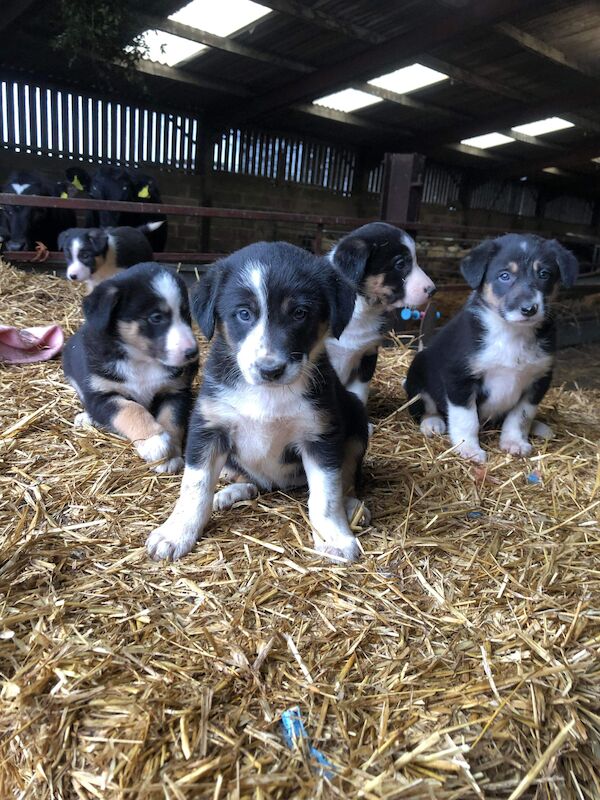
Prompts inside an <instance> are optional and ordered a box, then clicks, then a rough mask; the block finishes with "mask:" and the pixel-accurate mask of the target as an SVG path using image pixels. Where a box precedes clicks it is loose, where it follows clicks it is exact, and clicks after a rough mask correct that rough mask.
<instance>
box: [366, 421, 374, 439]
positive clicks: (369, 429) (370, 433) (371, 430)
mask: <svg viewBox="0 0 600 800" xmlns="http://www.w3.org/2000/svg"><path fill="white" fill-rule="evenodd" d="M374 433H375V425H373V423H372V422H368V423H367V435H368V437H369V439H370V438H371V437H372V436H373V434H374Z"/></svg>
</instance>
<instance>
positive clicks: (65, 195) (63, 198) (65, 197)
mask: <svg viewBox="0 0 600 800" xmlns="http://www.w3.org/2000/svg"><path fill="white" fill-rule="evenodd" d="M60 198H61V200H68V199H69V195H68V194H67V193H66V192H61V193H60Z"/></svg>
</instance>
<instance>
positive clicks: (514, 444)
mask: <svg viewBox="0 0 600 800" xmlns="http://www.w3.org/2000/svg"><path fill="white" fill-rule="evenodd" d="M500 449H501V450H504V451H505V452H506V453H510V454H511V455H512V456H528V455H529V454H530V453H531V450H532V448H531V445H530V444H529V442H528V441H527V440H526V439H513V438H511V437H510V436H501V437H500Z"/></svg>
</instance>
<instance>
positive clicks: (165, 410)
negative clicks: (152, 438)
mask: <svg viewBox="0 0 600 800" xmlns="http://www.w3.org/2000/svg"><path fill="white" fill-rule="evenodd" d="M156 421H157V422H158V423H159V425H161V426H162V427H163V428H164V429H165V430H166V431H168V432H169V433H170V434H171V437H172V438H173V441H174V443H175V444H176V445H177V446H178V447H181V443H182V442H183V428H181V427H180V426H179V425H178V424H177V422H176V421H175V417H174V415H173V409H172V407H171V406H170V405H169V403H168V401H167V402H165V403H163V405H162V406H161V409H160V411H159V412H158V414H157V416H156Z"/></svg>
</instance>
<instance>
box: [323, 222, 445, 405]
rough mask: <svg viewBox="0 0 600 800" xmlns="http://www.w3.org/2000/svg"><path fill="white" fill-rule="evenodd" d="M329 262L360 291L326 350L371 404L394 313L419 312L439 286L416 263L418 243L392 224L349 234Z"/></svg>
mask: <svg viewBox="0 0 600 800" xmlns="http://www.w3.org/2000/svg"><path fill="white" fill-rule="evenodd" d="M329 259H330V261H331V262H332V263H333V264H334V265H335V266H336V267H337V268H338V269H339V270H340V272H342V273H343V274H344V275H345V276H346V277H347V278H348V279H349V280H351V281H352V282H353V283H354V284H355V285H356V287H357V290H358V291H357V295H356V301H355V304H354V313H353V314H352V319H351V321H350V323H349V324H348V325H347V327H346V329H345V330H344V332H343V333H342V335H341V336H340V338H339V339H334V338H329V339H328V340H327V352H328V353H329V358H330V359H331V363H332V364H333V367H334V369H335V371H336V372H337V374H338V376H339V379H340V380H341V382H342V383H343V384H344V386H345V387H346V388H347V389H348V390H349V391H351V392H354V394H355V395H356V396H357V397H358V398H359V399H360V400H362V402H363V403H365V404H366V402H367V398H368V396H369V384H370V381H371V378H372V377H373V373H374V372H375V367H376V364H377V351H378V347H379V345H380V343H381V340H382V337H383V335H384V334H385V333H386V331H387V330H388V329H389V327H390V323H391V312H392V311H394V309H398V308H402V307H404V306H409V307H411V308H419V306H422V305H424V304H425V303H426V302H427V301H428V300H429V298H430V297H432V295H433V294H434V292H435V286H434V284H433V281H432V280H431V278H429V277H428V276H427V275H426V274H425V272H423V270H422V269H421V267H420V266H419V265H418V263H417V254H416V249H415V242H414V240H413V239H412V238H411V237H410V236H409V235H408V234H407V233H406V231H403V230H401V229H400V228H396V227H395V226H394V225H390V224H388V223H387V222H371V223H369V224H368V225H363V226H362V227H361V228H357V229H356V230H355V231H352V232H351V233H349V234H348V235H347V236H344V238H343V239H341V240H340V241H339V242H338V243H337V245H336V246H335V247H334V248H333V250H332V251H331V253H329Z"/></svg>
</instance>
